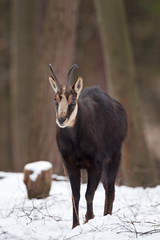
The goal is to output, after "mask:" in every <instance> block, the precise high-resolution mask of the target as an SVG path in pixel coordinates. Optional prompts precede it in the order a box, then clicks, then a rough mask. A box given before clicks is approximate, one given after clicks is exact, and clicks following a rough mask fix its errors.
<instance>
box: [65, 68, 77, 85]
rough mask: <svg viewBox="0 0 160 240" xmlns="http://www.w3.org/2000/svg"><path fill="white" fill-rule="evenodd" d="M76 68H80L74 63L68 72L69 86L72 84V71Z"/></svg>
mask: <svg viewBox="0 0 160 240" xmlns="http://www.w3.org/2000/svg"><path fill="white" fill-rule="evenodd" d="M74 68H79V66H78V65H77V64H73V65H72V67H71V68H70V70H69V72H68V77H67V87H68V88H69V86H70V76H71V73H72V71H73V70H74Z"/></svg>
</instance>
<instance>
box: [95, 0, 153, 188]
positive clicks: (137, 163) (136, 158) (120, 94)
mask: <svg viewBox="0 0 160 240" xmlns="http://www.w3.org/2000/svg"><path fill="white" fill-rule="evenodd" d="M95 6H96V10H97V16H98V19H99V26H100V30H101V37H102V43H103V51H104V58H105V65H106V68H107V73H108V80H109V89H110V93H111V94H112V96H114V97H115V98H117V99H118V100H120V102H122V103H123V105H124V106H125V108H126V110H127V113H128V122H129V132H128V138H127V140H126V144H125V154H124V159H123V163H122V173H123V180H124V183H125V184H127V185H130V186H137V185H143V186H151V185H154V184H155V180H156V177H157V173H156V169H155V167H154V163H153V162H152V160H151V157H150V154H149V151H148V149H147V145H146V142H145V138H144V132H143V123H142V120H141V112H140V104H139V93H138V88H137V86H136V82H135V68H134V62H133V56H132V50H131V44H130V41H129V36H128V32H127V23H126V18H125V11H124V6H123V1H122V0H99V1H96V0H95Z"/></svg>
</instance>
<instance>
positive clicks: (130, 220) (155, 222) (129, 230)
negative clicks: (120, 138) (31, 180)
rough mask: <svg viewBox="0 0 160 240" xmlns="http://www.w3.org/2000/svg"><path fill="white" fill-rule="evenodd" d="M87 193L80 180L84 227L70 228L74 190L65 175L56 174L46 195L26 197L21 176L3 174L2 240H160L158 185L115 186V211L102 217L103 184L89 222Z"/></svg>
mask: <svg viewBox="0 0 160 240" xmlns="http://www.w3.org/2000/svg"><path fill="white" fill-rule="evenodd" d="M56 180H57V181H56ZM85 191H86V184H82V185H81V200H80V223H81V225H80V226H78V227H76V228H74V229H73V230H72V229H71V227H72V202H71V190H70V184H69V182H68V181H66V179H64V178H60V181H59V180H58V177H57V179H56V176H55V175H54V180H53V181H52V188H51V191H50V196H49V197H48V198H46V199H41V200H37V199H32V200H28V199H27V192H26V188H25V185H24V183H23V174H22V173H4V172H0V193H1V194H0V239H8V240H10V239H13V240H32V239H34V240H57V239H58V240H69V239H73V240H75V239H76V240H82V239H85V240H91V239H98V240H102V239H108V240H111V239H112V240H117V239H119V240H129V239H131V240H132V239H136V238H138V239H140V240H142V239H144V240H151V239H152V240H153V239H154V240H159V239H160V186H157V187H155V188H146V189H143V188H141V187H138V188H129V187H126V186H121V187H117V186H116V196H115V201H114V207H113V215H112V216H110V215H108V216H105V217H104V216H102V214H103V205H104V190H103V186H102V185H101V184H100V185H99V187H98V189H97V191H96V194H95V198H94V214H95V218H94V219H93V220H90V221H89V222H88V223H86V224H84V223H83V222H84V217H85V211H86V201H85V197H84V196H85Z"/></svg>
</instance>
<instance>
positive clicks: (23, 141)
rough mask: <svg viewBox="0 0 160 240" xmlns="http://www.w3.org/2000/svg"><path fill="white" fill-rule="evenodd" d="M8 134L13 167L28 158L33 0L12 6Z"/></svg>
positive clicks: (18, 1)
mask: <svg viewBox="0 0 160 240" xmlns="http://www.w3.org/2000/svg"><path fill="white" fill-rule="evenodd" d="M11 10H12V12H11V19H12V34H11V71H10V92H11V102H10V105H11V106H10V109H11V138H12V146H11V147H12V155H13V170H15V171H22V170H23V166H24V164H25V163H26V162H27V159H28V132H29V121H30V109H31V103H32V96H33V95H32V93H33V92H32V91H33V88H34V87H33V85H34V66H35V55H36V54H35V32H36V30H35V1H27V0H14V1H13V2H12V7H11Z"/></svg>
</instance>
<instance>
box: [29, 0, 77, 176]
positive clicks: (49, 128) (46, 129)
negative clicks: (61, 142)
mask: <svg viewBox="0 0 160 240" xmlns="http://www.w3.org/2000/svg"><path fill="white" fill-rule="evenodd" d="M77 9H78V1H74V0H68V1H63V0H59V1H56V0H52V1H51V0H50V1H48V2H47V9H46V19H45V24H44V32H43V35H42V36H41V37H43V44H42V50H41V56H40V61H39V66H38V71H37V91H36V92H37V96H36V99H35V106H34V111H33V119H32V127H31V131H30V151H29V161H31V162H32V161H37V160H44V159H45V160H47V161H50V162H52V163H53V166H54V171H55V173H58V174H64V172H63V167H62V162H61V157H60V155H59V152H58V149H57V144H56V138H55V135H56V121H55V109H54V101H53V97H54V93H53V90H52V89H51V87H50V84H49V81H48V77H49V75H50V74H51V73H50V70H49V63H52V66H53V68H54V71H55V73H56V75H57V78H58V79H59V81H60V82H61V83H65V81H66V77H67V72H68V70H69V68H70V66H71V65H72V63H73V62H72V59H73V52H74V42H75V28H76V21H77V20H76V19H77Z"/></svg>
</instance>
